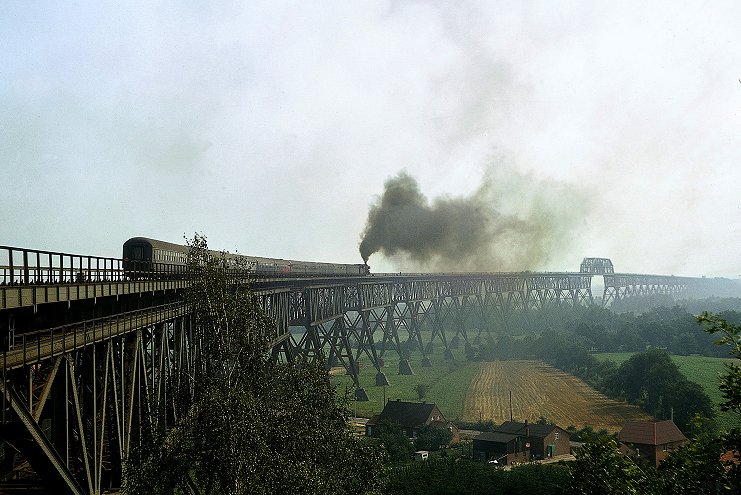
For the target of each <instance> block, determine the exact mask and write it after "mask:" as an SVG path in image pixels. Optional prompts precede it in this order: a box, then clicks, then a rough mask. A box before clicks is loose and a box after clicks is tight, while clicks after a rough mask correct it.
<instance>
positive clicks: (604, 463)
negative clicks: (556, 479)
mask: <svg viewBox="0 0 741 495" xmlns="http://www.w3.org/2000/svg"><path fill="white" fill-rule="evenodd" d="M575 457H576V461H574V462H572V463H571V464H570V465H569V471H570V473H571V478H572V484H571V488H570V491H569V493H572V494H574V495H632V494H636V495H644V494H651V493H656V492H655V491H654V479H655V476H654V473H653V470H652V468H651V467H648V466H647V467H639V466H638V465H637V464H636V463H635V462H634V461H633V460H632V459H631V458H629V457H626V456H624V455H622V454H621V453H620V451H619V450H618V444H617V441H616V440H615V439H614V438H611V437H608V436H598V437H591V438H587V439H586V442H585V443H584V444H583V446H582V447H581V448H579V449H578V450H577V451H576V454H575Z"/></svg>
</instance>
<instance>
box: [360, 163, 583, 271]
mask: <svg viewBox="0 0 741 495" xmlns="http://www.w3.org/2000/svg"><path fill="white" fill-rule="evenodd" d="M495 175H496V174H494V173H492V172H490V173H488V174H487V175H486V176H485V177H484V180H483V183H482V185H481V186H480V187H479V188H478V189H477V190H476V191H475V192H474V193H473V194H471V195H470V196H461V197H440V198H436V199H434V200H433V201H432V202H430V201H428V199H427V198H426V197H425V196H424V194H422V192H421V191H420V188H419V185H418V184H417V181H416V180H415V179H414V178H413V177H412V176H410V175H409V174H408V173H406V172H400V173H399V174H398V175H396V176H395V177H392V178H390V179H388V180H387V181H386V183H385V189H384V192H383V194H382V195H381V196H380V197H379V198H378V200H377V201H376V202H375V203H374V204H372V205H371V207H370V210H369V212H368V220H367V223H366V226H365V229H364V231H363V235H362V240H361V243H360V254H361V256H362V257H363V259H364V260H365V261H366V262H367V260H368V258H369V257H370V256H371V255H372V254H373V253H376V252H381V253H382V254H384V255H385V256H387V257H391V258H397V259H398V260H399V261H401V262H402V263H403V264H404V265H405V268H406V269H409V268H412V267H413V268H415V269H420V270H422V271H431V270H447V271H510V270H528V269H538V268H540V267H542V266H543V265H544V263H545V262H547V261H548V259H549V257H550V256H551V255H552V254H553V253H554V251H557V250H559V249H558V248H565V247H566V246H565V245H566V244H567V241H568V237H569V236H568V234H569V232H570V231H571V230H572V228H573V226H574V224H575V223H576V221H577V213H576V212H577V211H578V210H579V208H573V206H575V205H577V204H578V203H580V202H583V201H584V200H585V197H586V196H584V195H582V194H581V193H579V192H578V191H571V190H568V188H566V187H565V186H563V185H561V184H558V183H550V182H545V181H542V180H537V179H534V178H533V177H530V176H523V175H520V174H516V173H513V172H508V173H507V174H506V176H501V174H500V175H499V176H497V177H496V178H495ZM564 200H565V203H567V204H564ZM410 265H411V266H410Z"/></svg>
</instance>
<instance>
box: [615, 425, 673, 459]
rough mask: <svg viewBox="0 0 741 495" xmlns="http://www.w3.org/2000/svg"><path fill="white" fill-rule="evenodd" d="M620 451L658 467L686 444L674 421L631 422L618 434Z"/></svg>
mask: <svg viewBox="0 0 741 495" xmlns="http://www.w3.org/2000/svg"><path fill="white" fill-rule="evenodd" d="M618 440H620V451H621V452H622V453H623V454H627V455H630V456H632V457H635V458H637V459H643V460H645V461H646V462H648V463H650V464H652V465H653V466H654V467H658V466H659V463H660V462H661V461H663V460H664V459H665V458H666V457H667V456H668V455H669V454H670V453H671V452H672V451H673V450H676V449H678V448H680V447H682V446H683V445H684V444H685V443H687V438H686V437H685V436H684V435H683V434H682V432H681V431H679V428H677V425H675V424H674V421H671V420H666V421H633V422H629V423H625V425H623V429H622V430H620V433H619V434H618Z"/></svg>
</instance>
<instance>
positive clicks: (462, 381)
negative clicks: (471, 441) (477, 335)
mask: <svg viewBox="0 0 741 495" xmlns="http://www.w3.org/2000/svg"><path fill="white" fill-rule="evenodd" d="M434 348H435V349H434V351H435V352H434V353H433V354H431V355H430V356H429V357H430V361H431V363H432V366H431V367H429V368H423V367H422V366H421V359H422V356H421V354H420V353H419V352H414V353H412V356H411V359H410V360H409V363H410V364H411V367H412V370H413V371H414V373H415V374H414V375H399V374H398V373H399V357H398V355H397V354H396V352H395V351H386V353H385V354H384V356H383V359H384V366H383V368H381V371H383V372H384V373H385V374H386V377H387V378H388V381H389V383H390V385H388V386H386V387H378V386H376V381H375V380H376V370H375V368H373V366H372V365H371V363H370V360H369V359H368V358H367V357H365V356H363V357H361V359H360V385H361V386H362V387H363V388H365V391H366V393H367V394H368V398H369V399H370V400H369V401H368V402H356V403H355V404H354V405H353V404H351V407H354V408H355V409H356V410H357V414H358V416H365V417H371V416H372V415H373V414H378V413H380V412H381V410H382V409H383V397H384V388H385V389H386V390H385V394H386V398H387V399H391V400H393V399H401V400H405V401H418V400H419V398H418V397H417V393H416V392H415V391H414V386H415V385H417V384H419V383H424V384H426V385H428V386H429V390H428V391H427V394H426V395H425V397H424V399H422V400H425V401H427V402H435V403H436V404H437V405H438V407H439V408H440V410H441V411H442V413H443V414H444V415H445V416H446V417H447V418H448V419H455V418H460V417H462V415H463V406H464V403H465V399H466V393H467V392H468V388H469V384H470V383H471V378H472V377H473V376H474V374H476V372H477V371H478V369H479V366H480V363H478V362H473V361H468V360H467V359H466V358H465V355H464V352H463V349H462V348H461V349H453V351H452V352H453V356H454V359H453V360H452V361H450V360H445V359H444V357H443V348H442V345H441V344H438V343H437V342H436V343H435V346H434ZM332 383H333V384H334V385H336V386H337V387H338V388H339V390H343V389H344V387H348V389H350V390H352V386H353V384H352V380H351V379H350V377H349V376H342V375H340V376H334V377H333V378H332Z"/></svg>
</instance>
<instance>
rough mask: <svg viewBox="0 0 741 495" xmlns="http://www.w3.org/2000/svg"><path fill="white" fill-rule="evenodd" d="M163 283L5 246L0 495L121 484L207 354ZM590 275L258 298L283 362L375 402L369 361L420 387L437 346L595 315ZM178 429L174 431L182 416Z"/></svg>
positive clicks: (310, 287) (637, 281)
mask: <svg viewBox="0 0 741 495" xmlns="http://www.w3.org/2000/svg"><path fill="white" fill-rule="evenodd" d="M155 268H156V270H155V273H154V274H153V275H152V276H149V277H142V276H138V277H136V278H135V279H133V280H132V279H131V278H130V277H128V276H127V274H125V273H124V270H123V262H122V260H120V259H115V258H103V257H96V256H83V255H71V254H66V253H55V252H48V251H36V250H30V249H23V248H13V247H6V246H0V338H1V339H2V343H3V346H2V349H3V354H2V381H1V382H0V391H1V392H2V411H1V412H0V419H1V421H0V435H1V436H2V438H1V439H2V441H3V442H4V443H3V444H2V451H1V452H0V475H2V476H3V477H2V478H0V493H14V492H13V490H22V489H25V490H29V491H30V490H32V489H38V490H39V492H40V493H43V492H44V490H46V491H51V490H53V491H54V493H71V494H97V493H102V492H104V491H106V490H108V489H110V488H115V487H119V486H120V485H121V481H122V477H123V473H122V463H123V460H124V459H126V458H127V456H128V454H129V452H130V451H131V449H132V447H134V446H135V445H136V444H137V442H138V441H139V438H140V433H141V432H142V430H143V429H145V428H152V427H153V425H154V424H155V423H157V422H156V421H155V420H154V419H153V417H152V415H153V413H152V412H153V411H155V410H161V408H159V406H160V405H163V404H164V405H165V406H167V404H168V403H169V402H168V401H169V400H170V397H169V395H168V394H169V391H170V385H171V384H173V383H175V382H176V381H180V380H185V379H187V376H188V371H189V370H190V368H191V366H193V363H194V361H195V358H196V355H197V353H198V345H197V343H196V342H194V341H193V340H192V339H191V337H192V328H191V317H190V313H189V310H188V308H187V307H186V306H185V304H184V303H183V302H182V300H181V297H180V296H181V293H182V291H183V290H185V289H186V288H187V286H188V282H187V280H186V279H185V278H184V277H182V276H181V275H182V274H181V273H180V272H179V271H178V270H177V269H176V268H177V267H173V266H171V265H170V266H166V265H163V266H161V267H155ZM593 276H596V275H594V274H592V273H530V272H525V273H465V274H460V273H459V274H393V275H388V274H376V275H370V276H365V277H342V278H275V279H257V280H254V281H253V288H254V291H255V293H256V294H257V296H258V299H259V301H260V305H261V306H262V308H263V310H264V311H265V312H266V313H267V314H268V315H269V316H270V317H271V319H272V321H273V323H274V324H273V325H272V326H271V328H267V329H264V331H265V332H267V334H268V335H270V337H271V342H272V344H271V347H270V349H269V352H270V353H271V355H272V356H273V357H274V359H276V360H281V361H295V360H312V359H314V358H316V357H317V356H319V355H322V356H324V357H325V358H326V359H327V362H328V366H334V365H338V366H343V367H344V368H345V370H346V371H347V373H348V374H349V375H350V376H351V377H352V380H353V382H354V384H355V387H356V398H357V399H358V400H363V399H366V395H365V390H364V389H363V386H362V385H365V384H361V382H360V379H359V375H358V369H359V364H358V363H359V360H361V358H364V359H366V360H367V362H369V363H370V365H371V366H373V367H374V368H375V370H376V376H375V383H374V385H385V384H387V383H388V381H387V377H386V375H385V374H384V372H383V358H384V355H385V353H393V354H395V355H396V356H398V358H399V373H400V374H411V373H413V370H412V366H411V363H410V362H409V355H408V352H407V350H408V348H409V346H410V345H411V346H412V347H414V348H416V349H417V350H418V351H419V352H420V353H421V356H422V358H421V361H420V362H419V365H420V366H421V367H425V366H430V364H431V362H430V355H431V353H432V349H433V345H439V346H442V349H444V355H445V357H446V358H452V352H451V349H454V348H456V347H458V346H459V345H465V346H468V345H471V343H477V342H478V341H480V339H481V338H482V337H483V338H490V337H493V333H495V332H496V331H497V329H499V328H502V327H504V326H506V325H508V322H509V321H510V320H511V319H512V317H513V316H515V315H527V314H528V313H530V312H532V311H536V310H539V309H544V308H550V307H554V306H569V307H574V306H581V305H589V304H593V303H594V297H593V294H592V285H591V284H592V277H593ZM603 276H604V293H603V295H602V301H603V303H605V304H612V303H614V302H616V301H621V300H627V299H631V298H638V297H647V296H653V295H666V296H671V297H675V298H690V297H701V296H706V295H709V294H711V293H715V294H718V293H719V292H720V293H721V295H725V292H727V291H729V290H730V288H729V285H728V284H729V283H730V282H729V281H727V280H725V279H704V278H689V277H673V276H671V277H669V276H660V275H638V274H614V273H609V274H605V275H603ZM423 336H424V337H425V338H424V339H423ZM165 420H166V421H165V422H166V423H167V424H170V425H171V424H174V422H175V421H176V420H177V417H176V416H175V412H174V409H173V408H169V412H168V413H167V414H166V418H165Z"/></svg>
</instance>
